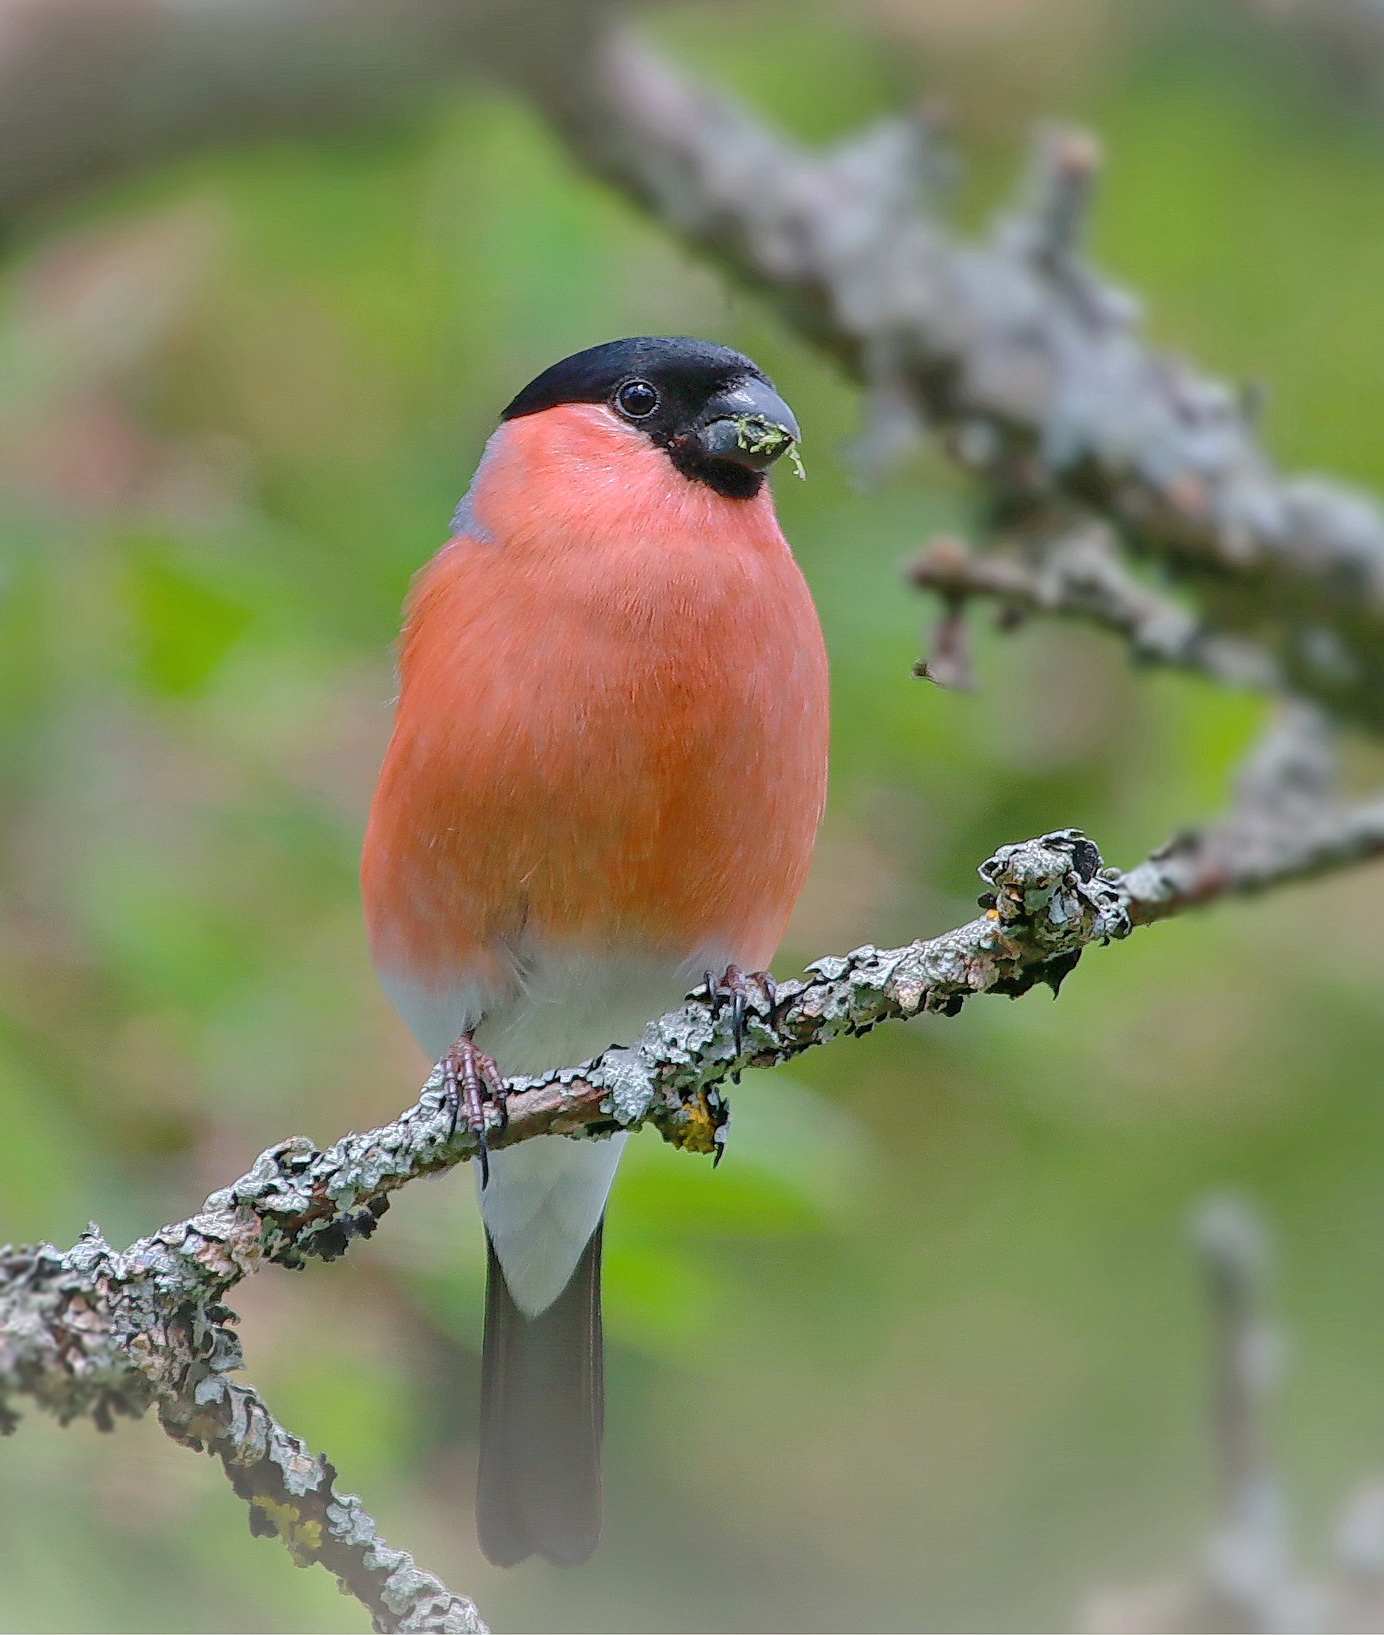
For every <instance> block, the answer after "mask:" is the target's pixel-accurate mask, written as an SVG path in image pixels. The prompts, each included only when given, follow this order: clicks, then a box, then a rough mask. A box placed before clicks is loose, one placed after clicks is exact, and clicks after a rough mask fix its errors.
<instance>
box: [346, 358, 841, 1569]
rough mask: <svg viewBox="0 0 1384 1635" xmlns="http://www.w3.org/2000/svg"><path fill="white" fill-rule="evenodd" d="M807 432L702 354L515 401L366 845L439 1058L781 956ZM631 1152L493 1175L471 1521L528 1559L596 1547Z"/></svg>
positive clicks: (390, 985) (540, 1147) (565, 1024)
mask: <svg viewBox="0 0 1384 1635" xmlns="http://www.w3.org/2000/svg"><path fill="white" fill-rule="evenodd" d="M761 432H767V433H768V434H770V435H765V436H761V435H760V433H761ZM774 434H780V435H774ZM796 436H797V425H796V422H795V421H793V418H792V415H791V412H790V411H788V409H787V406H786V405H785V404H784V403H783V402H782V399H780V398H779V397H778V396H777V394H776V393H775V392H774V391H773V389H772V386H771V385H770V383H769V382H768V381H767V379H766V378H765V377H764V376H763V375H762V374H761V373H760V371H759V370H758V369H757V368H756V367H755V366H754V365H753V364H752V363H750V361H749V360H748V359H746V358H744V357H742V356H741V355H740V354H738V353H734V352H730V351H728V350H727V349H724V348H720V347H713V346H710V345H707V344H706V343H701V342H691V341H681V340H664V339H641V340H635V341H626V342H614V343H610V345H608V346H606V347H600V348H594V349H592V351H590V352H588V353H582V354H577V355H576V356H575V357H574V358H571V359H567V360H564V361H563V363H561V364H559V365H556V366H554V368H553V369H552V370H549V371H547V372H546V373H545V374H544V375H542V376H540V377H539V378H538V380H537V381H535V382H534V383H532V384H531V386H530V387H528V388H526V389H525V391H524V392H523V393H521V394H520V395H519V397H518V398H517V399H516V400H515V402H514V403H513V404H511V406H510V408H509V410H508V411H507V414H506V418H505V419H504V421H503V423H502V425H501V427H500V430H499V431H498V432H497V433H496V434H495V436H494V437H493V438H492V439H491V441H490V443H489V444H488V446H487V449H486V452H485V455H484V457H483V459H482V461H481V464H480V466H479V468H478V470H477V473H476V476H475V480H474V482H473V484H472V487H471V489H470V491H469V493H468V495H467V497H466V500H465V501H464V502H463V505H462V507H461V510H460V511H459V513H458V518H457V532H456V534H455V536H454V537H453V538H452V539H451V540H450V541H449V542H448V544H447V545H445V546H444V548H443V549H442V551H441V552H440V553H439V554H438V555H437V557H435V558H434V560H433V561H432V562H431V563H430V564H429V566H428V567H427V568H426V569H425V570H424V571H423V573H422V574H421V576H420V577H419V579H418V581H417V583H416V585H415V587H414V591H413V593H412V596H411V597H410V601H409V605H408V610H407V617H406V622H405V627H404V634H403V639H402V643H401V647H400V652H399V675H400V696H399V704H398V714H397V719H396V724H395V730H394V736H393V739H392V741H391V743H390V747H389V752H388V755H387V758H386V761H385V765H384V769H383V771H382V773H381V777H380V782H379V788H378V791H377V794H376V798H375V802H374V806H373V808H372V811H371V815H370V823H369V828H368V832H367V836H366V846H365V857H364V864H363V884H364V892H365V903H366V913H367V920H368V925H369V930H370V938H371V944H372V949H373V952H374V957H375V961H376V964H377V967H378V968H379V971H380V975H381V978H382V980H383V982H384V984H385V986H386V988H387V989H388V991H389V992H390V994H391V995H392V996H393V997H394V999H395V1001H396V1003H397V1004H398V1005H399V1008H400V1010H401V1011H402V1013H403V1014H404V1016H405V1019H406V1020H407V1021H408V1022H409V1024H410V1026H411V1027H412V1028H413V1030H414V1032H415V1033H416V1034H417V1035H418V1037H419V1039H420V1042H421V1043H422V1044H423V1045H424V1046H425V1048H426V1049H427V1050H428V1051H429V1052H430V1053H431V1054H432V1055H434V1056H439V1055H441V1053H442V1052H443V1051H444V1050H446V1049H447V1047H448V1046H449V1045H450V1044H451V1042H452V1041H453V1040H454V1039H455V1038H456V1037H457V1035H459V1034H462V1033H467V1034H473V1035H474V1037H475V1039H476V1041H477V1042H478V1044H480V1045H482V1046H483V1047H484V1048H485V1049H486V1050H488V1051H491V1052H493V1053H494V1054H495V1055H496V1057H497V1058H498V1060H499V1062H500V1066H501V1068H502V1070H503V1071H505V1072H507V1073H514V1072H532V1071H540V1070H542V1069H544V1068H547V1067H553V1066H560V1065H573V1064H575V1063H576V1062H577V1061H580V1060H581V1059H583V1058H584V1057H586V1056H589V1055H591V1054H593V1053H594V1052H596V1051H598V1050H601V1049H603V1048H605V1046H607V1045H609V1044H612V1043H628V1042H631V1040H632V1038H633V1037H635V1036H637V1033H638V1030H639V1028H640V1026H642V1023H643V1022H644V1021H646V1020H647V1019H648V1018H649V1017H651V1016H653V1015H656V1014H658V1013H659V1012H660V1011H662V1010H664V1009H667V1008H669V1007H670V1006H672V1005H675V1004H677V1003H678V1002H679V1000H680V998H681V996H682V994H683V993H684V992H685V991H686V989H687V988H688V987H689V986H690V985H692V984H693V983H694V982H696V981H697V980H698V979H699V978H700V975H701V972H702V971H703V970H705V969H708V968H714V969H723V968H724V967H725V966H727V965H730V964H736V965H739V966H741V967H744V968H747V969H751V970H755V969H760V968H762V967H764V966H765V965H767V964H768V962H769V960H770V958H771V957H772V955H773V953H774V951H775V949H776V947H777V945H778V942H779V939H780V937H781V936H782V933H783V930H784V927H785V925H786V923H787V920H788V917H789V914H790V912H791V911H792V908H793V905H794V902H795V900H796V898H797V896H798V893H799V891H800V889H801V887H802V884H803V880H804V878H805V876H806V872H807V868H808V863H809V860H810V857H811V852H812V846H813V841H814V838H815V835H816V830H817V825H818V821H819V819H820V816H821V811H822V805H823V800H824V797H825V788H826V761H827V730H828V697H827V668H826V655H825V651H824V647H823V643H822V637H821V631H820V627H819V624H818V620H817V616H816V612H815V609H814V608H813V605H812V601H811V597H810V595H809V593H808V590H807V587H806V584H805V583H804V581H803V578H802V575H801V573H800V572H799V570H798V567H797V565H796V563H795V562H794V560H793V557H792V553H791V552H790V550H789V547H788V545H787V543H786V541H785V540H784V537H783V534H782V532H781V531H780V529H779V526H778V522H777V519H776V517H775V513H774V506H773V499H772V496H771V493H770V490H769V487H768V485H767V483H766V482H765V481H764V476H763V472H764V468H765V467H766V466H767V465H768V463H769V461H770V459H771V458H772V456H773V454H774V453H776V452H778V451H779V450H780V449H782V448H785V447H787V446H788V442H789V440H790V439H791V438H796ZM622 1139H623V1138H619V1137H617V1138H615V1139H614V1140H612V1141H606V1142H591V1141H574V1140H569V1139H567V1138H563V1137H543V1138H540V1139H538V1140H536V1141H531V1142H525V1143H522V1144H520V1145H519V1146H517V1147H514V1148H510V1149H506V1150H505V1151H503V1152H500V1153H496V1154H495V1155H494V1156H493V1159H492V1166H493V1173H492V1179H491V1181H490V1184H489V1185H488V1186H487V1187H486V1189H485V1192H484V1194H483V1197H482V1209H483V1213H484V1215H485V1219H486V1226H487V1231H488V1235H489V1238H490V1243H491V1292H490V1297H489V1305H488V1314H487V1341H486V1359H485V1370H484V1373H485V1380H484V1392H485V1396H486V1405H485V1408H484V1410H483V1415H482V1440H483V1447H482V1468H481V1492H480V1499H479V1510H478V1523H479V1527H480V1531H481V1538H482V1543H483V1544H484V1545H485V1547H486V1549H487V1552H488V1553H489V1554H490V1555H491V1556H492V1558H493V1559H496V1560H499V1561H502V1562H505V1563H507V1562H509V1561H511V1560H518V1559H522V1557H523V1556H524V1555H527V1554H529V1553H530V1552H531V1551H533V1550H537V1551H539V1552H540V1553H543V1554H546V1555H548V1556H549V1557H550V1558H551V1559H555V1560H563V1561H574V1560H580V1559H582V1558H584V1556H585V1555H586V1554H588V1553H589V1551H590V1549H591V1548H593V1547H594V1544H595V1541H596V1537H597V1535H598V1532H599V1509H600V1498H599V1464H598V1453H599V1441H600V1411H601V1410H600V1401H599V1397H600V1355H599V1304H598V1297H599V1243H600V1221H601V1217H602V1212H603V1209H604V1205H605V1198H606V1193H607V1191H608V1189H609V1186H610V1182H611V1179H612V1178H613V1174H614V1167H615V1163H616V1161H617V1160H618V1155H619V1145H620V1143H621V1141H622Z"/></svg>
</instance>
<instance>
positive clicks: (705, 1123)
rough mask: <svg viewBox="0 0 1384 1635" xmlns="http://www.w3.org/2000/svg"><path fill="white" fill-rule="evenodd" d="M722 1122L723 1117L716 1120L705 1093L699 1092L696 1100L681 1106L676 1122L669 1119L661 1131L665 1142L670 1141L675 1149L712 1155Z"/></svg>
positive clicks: (703, 1091) (723, 1120)
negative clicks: (680, 1113) (680, 1114)
mask: <svg viewBox="0 0 1384 1635" xmlns="http://www.w3.org/2000/svg"><path fill="white" fill-rule="evenodd" d="M724 1122H725V1119H724V1117H721V1118H718V1117H717V1115H716V1113H715V1112H713V1111H712V1107H711V1103H710V1101H709V1100H708V1099H707V1094H706V1091H705V1090H699V1091H698V1092H697V1098H696V1100H695V1101H690V1102H687V1103H686V1104H685V1105H684V1106H683V1109H682V1116H681V1117H680V1118H678V1119H677V1120H672V1119H670V1120H669V1121H668V1123H667V1124H665V1125H663V1126H662V1131H663V1135H664V1138H665V1140H668V1141H671V1142H672V1143H673V1145H674V1146H675V1147H682V1148H683V1149H684V1150H685V1151H687V1152H700V1153H714V1152H715V1151H716V1149H717V1141H716V1132H717V1130H719V1129H720V1127H721V1125H722V1124H723V1123H724Z"/></svg>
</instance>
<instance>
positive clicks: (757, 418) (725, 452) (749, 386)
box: [695, 379, 802, 471]
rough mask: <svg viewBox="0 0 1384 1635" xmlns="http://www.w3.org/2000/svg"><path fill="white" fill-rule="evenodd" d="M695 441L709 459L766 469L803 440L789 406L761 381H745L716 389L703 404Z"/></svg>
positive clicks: (760, 469) (750, 468) (749, 468)
mask: <svg viewBox="0 0 1384 1635" xmlns="http://www.w3.org/2000/svg"><path fill="white" fill-rule="evenodd" d="M695 436H696V441H697V444H698V446H699V447H700V449H701V451H702V453H703V455H704V456H705V457H706V458H707V459H710V460H730V461H732V462H733V463H734V464H736V465H740V466H744V467H745V468H746V469H747V470H749V471H767V470H768V469H769V467H770V466H771V465H773V463H774V461H775V460H777V459H778V457H779V456H780V455H781V454H786V453H787V452H788V450H789V449H790V448H792V447H793V445H794V444H795V443H799V442H801V441H802V432H801V431H800V430H799V429H798V422H797V419H796V417H795V416H794V414H793V411H792V409H790V408H789V407H788V405H787V404H786V403H785V402H784V401H783V399H782V398H781V397H780V396H779V395H778V393H777V392H776V391H775V390H774V388H773V387H772V386H770V385H768V384H767V383H766V382H765V381H762V380H753V379H751V380H744V381H741V382H740V383H739V384H738V385H735V386H730V387H727V388H726V390H725V391H723V392H718V393H717V394H716V395H715V397H713V398H712V399H711V400H710V402H709V403H708V404H707V406H706V411H705V413H704V414H703V415H702V419H701V423H700V425H699V426H698V428H697V431H696V434H695Z"/></svg>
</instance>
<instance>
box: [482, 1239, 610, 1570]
mask: <svg viewBox="0 0 1384 1635" xmlns="http://www.w3.org/2000/svg"><path fill="white" fill-rule="evenodd" d="M487 1247H488V1250H489V1263H488V1265H487V1269H486V1292H485V1351H484V1356H483V1361H482V1365H481V1450H480V1451H481V1458H480V1473H479V1477H478V1480H477V1491H476V1532H477V1534H478V1535H479V1538H480V1544H481V1549H482V1550H484V1551H485V1553H486V1555H487V1556H488V1557H489V1559H490V1560H491V1561H493V1562H494V1563H495V1565H496V1566H497V1567H512V1566H514V1565H515V1564H516V1563H517V1562H520V1561H523V1560H524V1558H525V1557H526V1556H530V1555H533V1554H534V1553H535V1552H536V1553H537V1554H538V1555H541V1556H546V1557H547V1559H548V1560H549V1561H553V1562H556V1563H557V1564H558V1565H559V1566H564V1567H575V1566H577V1565H578V1564H579V1563H580V1562H583V1561H585V1560H586V1558H587V1557H588V1556H589V1555H590V1554H591V1552H592V1551H593V1550H594V1549H595V1548H596V1544H597V1541H598V1540H599V1539H600V1536H601V1433H602V1430H603V1428H604V1421H605V1390H604V1379H603V1374H604V1361H603V1354H602V1344H601V1227H600V1226H597V1228H596V1231H595V1233H594V1235H593V1236H592V1239H591V1241H590V1243H588V1244H587V1246H586V1248H585V1249H584V1250H583V1251H582V1257H581V1259H580V1260H579V1261H578V1262H577V1269H576V1271H574V1272H573V1273H572V1279H571V1281H570V1282H569V1283H568V1285H567V1287H566V1288H565V1289H564V1290H563V1291H562V1293H561V1294H560V1295H559V1296H558V1298H557V1299H556V1300H555V1301H554V1302H553V1304H552V1305H551V1306H549V1307H548V1309H547V1310H546V1311H544V1312H540V1313H539V1315H538V1316H537V1317H526V1316H525V1315H524V1314H523V1312H522V1311H520V1309H519V1307H518V1306H517V1305H515V1303H514V1297H513V1296H512V1295H511V1294H510V1292H509V1290H508V1288H507V1287H506V1286H505V1276H504V1272H503V1271H502V1270H501V1267H500V1262H499V1258H498V1257H497V1255H496V1253H495V1248H494V1245H493V1244H491V1243H490V1242H489V1239H488V1238H487Z"/></svg>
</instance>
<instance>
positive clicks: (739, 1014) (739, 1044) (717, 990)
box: [705, 965, 778, 1056]
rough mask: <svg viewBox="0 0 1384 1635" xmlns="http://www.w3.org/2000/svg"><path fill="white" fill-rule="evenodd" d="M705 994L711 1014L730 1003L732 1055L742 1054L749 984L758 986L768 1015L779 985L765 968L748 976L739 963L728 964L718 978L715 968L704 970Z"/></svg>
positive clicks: (717, 1014)
mask: <svg viewBox="0 0 1384 1635" xmlns="http://www.w3.org/2000/svg"><path fill="white" fill-rule="evenodd" d="M705 980H706V995H707V999H708V1001H709V1002H710V1005H711V1014H712V1016H719V1015H720V1014H721V1010H722V1008H723V1007H724V1006H725V1005H726V1004H727V1003H729V1005H730V1031H731V1038H732V1039H733V1040H734V1042H735V1054H736V1055H737V1056H743V1055H744V1054H745V1012H746V1008H747V1002H748V999H749V993H750V989H751V987H754V988H757V989H758V990H759V992H760V994H761V995H762V996H763V998H764V1000H765V1002H766V1003H767V1005H768V1007H769V1015H770V1017H772V1016H773V1014H774V1007H775V1005H777V1003H778V987H777V985H776V984H775V982H774V979H773V977H771V976H770V975H769V973H768V972H767V971H751V972H749V974H748V975H747V974H746V973H745V972H744V971H742V970H741V969H740V967H739V966H738V965H728V966H727V967H726V969H725V974H724V975H723V976H720V977H718V976H717V975H716V973H715V972H714V971H708V972H707V973H706V979H705Z"/></svg>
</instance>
